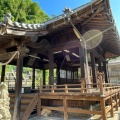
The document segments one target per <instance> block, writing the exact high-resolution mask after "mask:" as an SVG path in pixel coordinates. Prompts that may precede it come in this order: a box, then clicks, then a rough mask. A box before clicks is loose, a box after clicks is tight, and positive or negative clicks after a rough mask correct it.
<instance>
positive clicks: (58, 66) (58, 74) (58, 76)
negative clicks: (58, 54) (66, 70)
mask: <svg viewBox="0 0 120 120" xmlns="http://www.w3.org/2000/svg"><path fill="white" fill-rule="evenodd" d="M56 79H57V85H59V84H60V65H59V64H58V63H57V78H56Z"/></svg>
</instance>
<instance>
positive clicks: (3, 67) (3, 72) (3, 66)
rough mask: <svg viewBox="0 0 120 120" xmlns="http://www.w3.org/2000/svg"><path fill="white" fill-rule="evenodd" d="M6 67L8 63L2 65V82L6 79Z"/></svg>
mask: <svg viewBox="0 0 120 120" xmlns="http://www.w3.org/2000/svg"><path fill="white" fill-rule="evenodd" d="M5 68H6V65H2V71H1V82H4V80H5Z"/></svg>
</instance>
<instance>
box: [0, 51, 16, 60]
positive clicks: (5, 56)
mask: <svg viewBox="0 0 120 120" xmlns="http://www.w3.org/2000/svg"><path fill="white" fill-rule="evenodd" d="M15 52H16V51H14V52H8V53H4V54H0V61H4V60H9V59H10V58H11V57H12V56H13V55H14V54H15ZM16 58H17V55H16V56H15V58H14V59H16Z"/></svg>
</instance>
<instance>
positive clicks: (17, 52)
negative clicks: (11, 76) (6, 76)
mask: <svg viewBox="0 0 120 120" xmlns="http://www.w3.org/2000/svg"><path fill="white" fill-rule="evenodd" d="M17 54H18V57H19V51H16V52H15V53H14V54H13V56H12V57H11V58H10V59H9V60H8V61H7V62H5V63H2V62H0V65H7V64H9V63H10V62H11V61H12V60H13V58H14V57H15V56H16V55H17Z"/></svg>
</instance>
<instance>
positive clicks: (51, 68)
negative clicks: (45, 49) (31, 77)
mask: <svg viewBox="0 0 120 120" xmlns="http://www.w3.org/2000/svg"><path fill="white" fill-rule="evenodd" d="M49 84H50V85H53V84H54V56H53V51H52V48H51V50H50V51H49Z"/></svg>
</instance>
